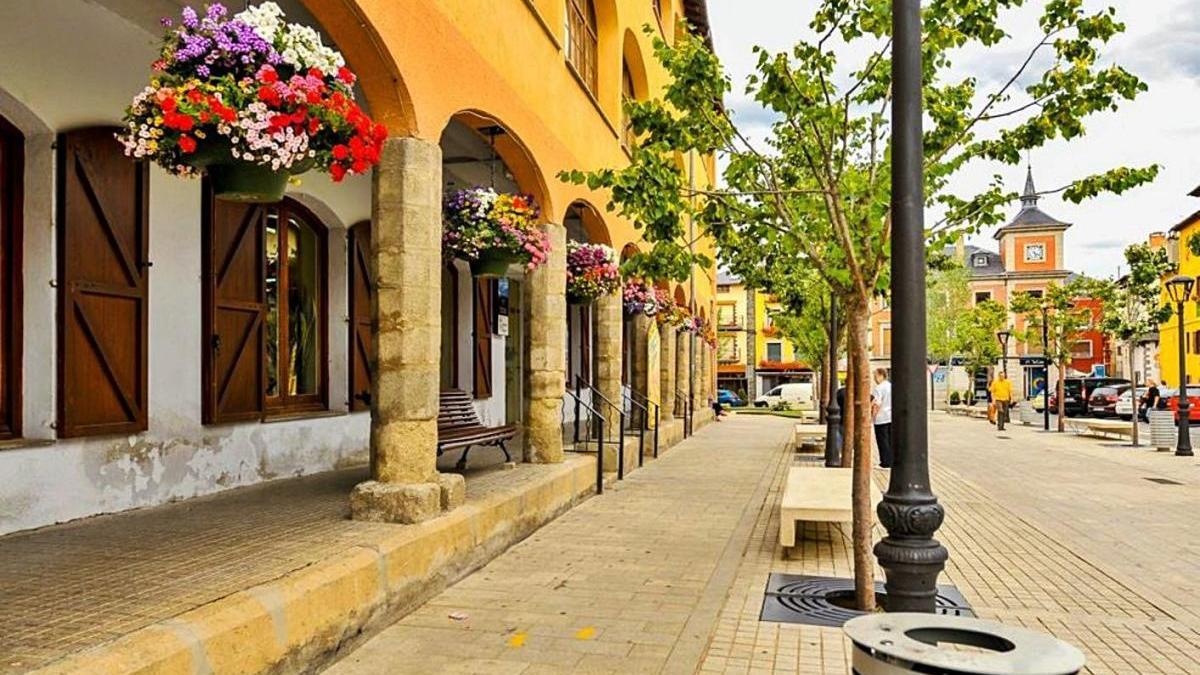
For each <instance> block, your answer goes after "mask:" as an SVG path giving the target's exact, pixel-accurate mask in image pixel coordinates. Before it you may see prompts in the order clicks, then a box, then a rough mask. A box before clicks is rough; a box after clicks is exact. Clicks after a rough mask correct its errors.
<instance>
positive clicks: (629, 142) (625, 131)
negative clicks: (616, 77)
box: [621, 64, 637, 150]
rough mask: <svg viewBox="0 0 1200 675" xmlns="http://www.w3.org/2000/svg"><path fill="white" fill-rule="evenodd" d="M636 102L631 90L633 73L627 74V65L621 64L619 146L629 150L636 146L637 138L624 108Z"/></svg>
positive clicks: (635, 95)
mask: <svg viewBox="0 0 1200 675" xmlns="http://www.w3.org/2000/svg"><path fill="white" fill-rule="evenodd" d="M635 100H637V94H636V93H635V92H634V89H633V73H630V72H629V64H621V144H622V145H624V146H625V149H626V150H630V149H632V148H633V146H635V145H636V144H637V136H636V135H635V134H634V133H633V121H632V120H631V119H630V118H629V113H628V112H626V110H625V106H627V105H629V103H631V102H632V101H635Z"/></svg>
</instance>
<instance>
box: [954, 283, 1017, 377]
mask: <svg viewBox="0 0 1200 675" xmlns="http://www.w3.org/2000/svg"><path fill="white" fill-rule="evenodd" d="M1007 325H1008V310H1007V309H1005V308H1004V305H1001V304H1000V303H998V302H996V301H995V300H984V301H983V302H980V303H978V304H976V305H975V306H974V307H972V308H971V309H970V310H969V311H965V312H960V313H959V315H958V321H957V325H956V326H955V327H954V333H955V336H954V346H955V350H954V351H955V353H957V354H958V355H959V356H961V357H962V359H963V366H965V367H966V369H967V372H968V373H971V374H974V373H975V372H977V371H979V370H982V369H984V368H987V367H988V366H991V365H992V364H993V363H995V362H996V361H997V360H999V359H1000V357H1001V356H1002V354H1001V350H1000V341H999V340H998V339H997V338H996V333H997V332H998V331H1000V330H1001V329H1003V328H1004V327H1005V326H1007Z"/></svg>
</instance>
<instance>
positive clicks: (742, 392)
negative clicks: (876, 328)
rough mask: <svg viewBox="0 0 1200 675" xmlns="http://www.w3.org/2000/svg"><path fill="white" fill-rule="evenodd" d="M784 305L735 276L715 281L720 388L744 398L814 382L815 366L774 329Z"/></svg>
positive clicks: (727, 276)
mask: <svg viewBox="0 0 1200 675" xmlns="http://www.w3.org/2000/svg"><path fill="white" fill-rule="evenodd" d="M780 311H782V306H781V305H780V304H779V303H778V302H777V301H776V300H775V298H774V297H773V296H771V295H770V294H768V293H763V292H761V291H758V290H754V289H749V288H747V287H746V285H745V284H744V283H743V282H742V281H741V279H738V278H737V277H734V276H731V275H726V274H721V275H719V276H718V278H717V313H716V317H717V384H718V386H719V387H720V388H722V389H728V390H730V391H732V392H734V393H735V394H737V395H738V396H739V397H740V398H742V399H743V400H747V401H753V400H754V398H756V397H757V396H759V395H761V394H762V393H763V392H765V391H768V390H770V389H772V388H773V387H775V386H777V385H779V384H782V383H783V382H790V381H795V380H805V381H807V380H809V379H811V378H812V372H813V370H812V366H811V365H810V364H808V363H804V362H802V361H800V360H799V359H798V358H797V356H796V348H795V346H794V345H793V344H792V342H791V341H790V340H788V339H787V338H786V337H785V336H784V335H783V334H782V332H780V330H779V329H778V328H777V327H776V326H775V324H774V318H773V317H774V315H775V314H777V313H779V312H780Z"/></svg>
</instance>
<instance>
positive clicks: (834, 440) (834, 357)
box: [825, 297, 842, 467]
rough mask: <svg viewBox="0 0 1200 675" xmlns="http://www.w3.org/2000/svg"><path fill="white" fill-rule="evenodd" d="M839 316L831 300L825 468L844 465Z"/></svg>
mask: <svg viewBox="0 0 1200 675" xmlns="http://www.w3.org/2000/svg"><path fill="white" fill-rule="evenodd" d="M837 363H838V315H837V299H836V298H833V297H830V298H829V372H828V373H827V377H826V379H828V380H829V403H828V405H826V406H825V466H828V467H835V466H841V465H842V446H841V444H840V443H838V437H839V434H840V432H841V427H842V407H841V406H839V405H838V402H837V392H838V376H837V374H838V366H837Z"/></svg>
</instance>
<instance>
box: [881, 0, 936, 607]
mask: <svg viewBox="0 0 1200 675" xmlns="http://www.w3.org/2000/svg"><path fill="white" fill-rule="evenodd" d="M892 35H893V48H892V92H893V103H892V204H891V213H892V262H891V265H892V267H891V272H892V301H893V305H894V313H893V315H894V316H902V317H904V321H899V322H896V323H894V324H893V328H892V330H893V335H892V346H893V349H892V376H893V384H892V389H893V396H892V447H893V448H895V449H896V452H895V462H894V463H893V465H892V472H891V477H890V479H889V481H888V489H887V493H886V494H884V496H883V501H882V502H880V503H879V507H878V509H877V512H878V514H879V521H880V522H881V523H883V526H884V527H885V528H887V536H885V537H884V538H883V540H882V541H880V542H879V543H878V544H876V545H875V557H876V558H878V559H879V566H880V567H882V568H883V571H884V574H885V575H886V576H887V582H886V584H885V589H886V591H887V596H886V598H887V599H886V601H885V603H884V608H885V609H887V610H888V611H889V612H926V613H932V612H933V611H934V609H935V601H936V599H937V578H938V574H940V573H941V571H942V569H944V568H945V566H946V559H947V558H949V556H950V554H949V553H948V552H947V551H946V547H944V546H942V545H941V544H939V543H938V542H937V540H936V539H934V538H933V533H934V532H936V531H937V529H938V527H940V526H941V524H942V520H943V519H944V518H945V511H944V510H943V509H942V506H941V504H938V501H937V497H934V496H933V491H932V490H931V489H930V486H929V417H928V408H927V406H928V398H927V397H926V396H925V391H924V389H925V381H926V380H925V372H924V370H925V355H926V353H927V349H926V341H925V337H926V336H925V223H924V207H925V192H924V190H925V176H924V173H925V171H924V164H925V157H924V147H923V146H922V130H921V124H922V120H921V74H922V70H921V2H920V0H892Z"/></svg>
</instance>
